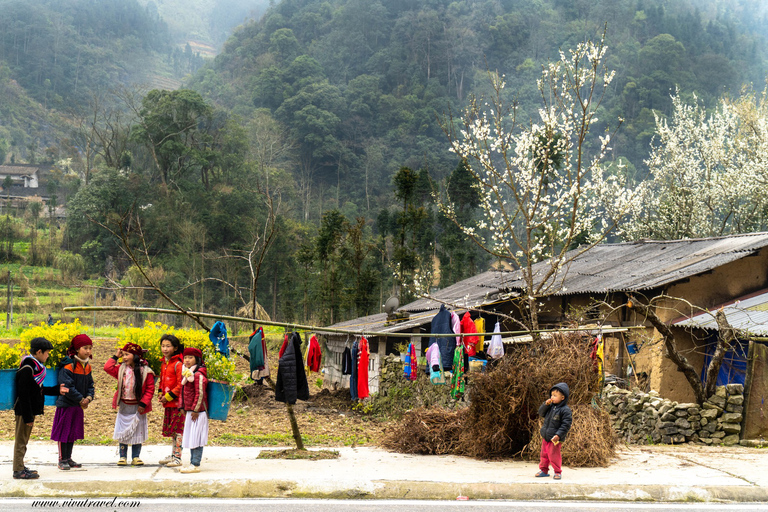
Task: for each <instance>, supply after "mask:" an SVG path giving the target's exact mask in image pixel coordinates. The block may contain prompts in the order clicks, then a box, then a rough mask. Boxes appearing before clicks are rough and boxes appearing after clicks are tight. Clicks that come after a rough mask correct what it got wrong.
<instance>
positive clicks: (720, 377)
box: [701, 338, 749, 386]
mask: <svg viewBox="0 0 768 512" xmlns="http://www.w3.org/2000/svg"><path fill="white" fill-rule="evenodd" d="M710 340H712V341H710V342H709V343H707V346H706V355H705V356H704V367H703V368H702V369H701V382H704V383H706V377H707V367H708V366H709V362H710V361H711V360H712V355H713V354H714V353H715V348H716V347H717V341H716V340H715V339H713V338H710ZM748 347H749V341H742V340H739V341H737V342H736V343H735V344H734V346H733V347H731V349H730V350H729V351H728V352H726V353H725V357H724V358H723V364H722V365H720V372H719V373H718V374H717V385H718V386H724V385H726V384H744V382H745V380H746V378H747V349H748Z"/></svg>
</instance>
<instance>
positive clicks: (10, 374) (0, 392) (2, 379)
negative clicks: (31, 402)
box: [0, 370, 16, 411]
mask: <svg viewBox="0 0 768 512" xmlns="http://www.w3.org/2000/svg"><path fill="white" fill-rule="evenodd" d="M15 401H16V370H0V410H3V411H6V410H8V409H13V403H14V402H15Z"/></svg>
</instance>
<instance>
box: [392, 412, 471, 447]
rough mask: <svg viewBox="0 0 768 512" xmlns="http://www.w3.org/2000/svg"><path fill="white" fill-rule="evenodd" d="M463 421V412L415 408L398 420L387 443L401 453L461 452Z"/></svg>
mask: <svg viewBox="0 0 768 512" xmlns="http://www.w3.org/2000/svg"><path fill="white" fill-rule="evenodd" d="M461 425H462V418H461V412H456V411H449V410H446V409H441V408H438V407H434V408H420V409H415V410H413V411H411V412H409V413H408V414H406V415H405V416H404V417H403V419H402V420H401V421H400V422H398V424H397V425H396V426H395V428H394V429H393V430H392V432H391V433H390V435H389V436H387V437H386V438H385V439H384V443H383V444H384V447H385V448H388V449H390V450H393V451H396V452H400V453H414V454H420V455H444V454H448V453H457V449H458V441H459V433H460V432H461Z"/></svg>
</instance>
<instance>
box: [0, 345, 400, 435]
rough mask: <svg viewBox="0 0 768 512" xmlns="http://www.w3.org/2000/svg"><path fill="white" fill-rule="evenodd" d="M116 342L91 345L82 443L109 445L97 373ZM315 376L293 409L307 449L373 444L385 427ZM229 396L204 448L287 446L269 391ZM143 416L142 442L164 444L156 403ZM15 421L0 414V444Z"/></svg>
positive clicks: (103, 390)
mask: <svg viewBox="0 0 768 512" xmlns="http://www.w3.org/2000/svg"><path fill="white" fill-rule="evenodd" d="M230 344H231V346H232V347H234V348H237V349H238V350H239V351H241V352H246V353H247V346H246V345H245V340H242V341H241V340H235V339H233V340H232V341H230ZM117 345H118V341H117V340H115V339H114V338H113V339H99V338H97V339H96V340H95V341H94V346H93V360H92V362H91V363H92V365H93V377H94V381H95V385H96V400H95V401H94V402H93V403H92V404H91V405H90V407H89V408H88V409H87V410H86V411H85V439H84V440H83V441H81V443H84V444H115V441H113V440H112V432H113V430H114V426H115V416H116V412H115V411H114V410H113V409H112V396H113V394H114V391H115V386H116V383H117V381H116V380H115V379H114V378H113V377H111V376H109V375H107V373H106V372H105V371H104V370H103V366H104V363H105V362H106V360H107V359H108V358H109V357H110V356H111V355H112V354H113V353H114V350H115V347H117ZM232 358H234V360H235V361H236V366H237V371H238V372H240V373H243V374H245V375H247V374H248V363H247V362H246V361H245V360H244V359H242V358H240V357H239V356H237V355H235V354H232ZM269 359H270V368H271V369H272V378H273V379H274V378H275V376H276V374H277V351H275V350H273V351H270V354H269ZM321 377H322V375H321V374H319V373H312V374H309V375H307V378H308V380H309V389H310V398H309V400H308V401H306V402H303V401H299V402H297V403H296V405H294V411H295V412H296V417H297V420H298V423H299V428H300V430H301V433H302V437H303V439H304V443H305V445H307V446H354V445H371V444H374V445H375V444H377V443H378V440H379V439H380V438H381V437H382V435H383V432H384V429H385V427H386V424H384V423H380V422H377V421H372V420H370V419H369V418H366V417H364V416H363V415H362V414H361V413H358V412H356V411H354V410H353V409H352V403H351V401H350V399H349V392H348V391H346V390H342V391H338V392H331V391H329V390H328V389H321V388H320V387H318V385H317V381H318V379H320V378H321ZM249 382H250V384H249V385H247V386H245V387H243V392H241V393H238V394H237V395H236V396H235V400H234V401H233V404H232V407H231V408H230V411H229V417H228V418H227V421H225V422H222V421H211V422H210V431H209V444H211V445H222V446H225V445H226V446H291V445H293V436H292V434H291V427H290V423H289V421H288V415H287V413H286V409H285V405H284V404H283V403H281V402H276V401H275V398H274V393H273V392H272V391H271V390H270V389H269V388H268V387H267V386H266V385H257V384H254V383H253V381H250V380H249ZM152 407H153V409H152V412H150V413H149V441H148V443H164V442H169V441H168V439H164V438H163V437H162V435H161V429H162V423H163V411H162V408H161V406H160V403H159V402H158V401H155V403H153V404H152ZM54 412H55V409H54V407H47V406H46V408H45V414H44V415H43V416H38V417H37V420H36V422H35V427H34V429H33V431H32V439H39V440H46V439H50V432H51V424H52V422H53V415H54ZM14 428H15V417H14V413H13V411H12V410H8V411H0V440H12V439H13V437H14Z"/></svg>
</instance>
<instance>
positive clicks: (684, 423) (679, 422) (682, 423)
mask: <svg viewBox="0 0 768 512" xmlns="http://www.w3.org/2000/svg"><path fill="white" fill-rule="evenodd" d="M675 425H677V426H678V427H680V428H689V427H690V426H691V423H690V422H689V421H688V420H686V419H685V418H678V419H677V420H675Z"/></svg>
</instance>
